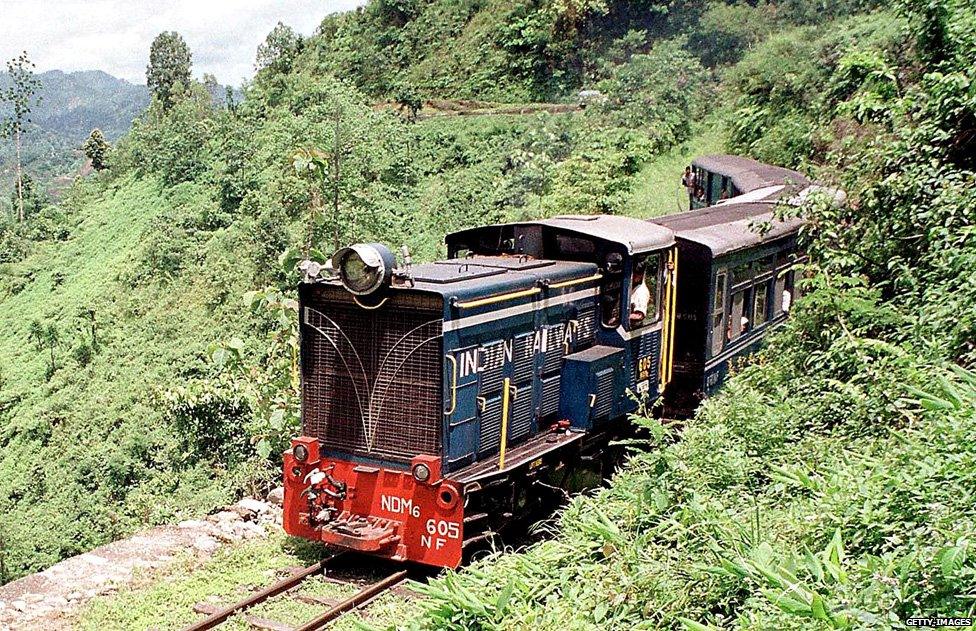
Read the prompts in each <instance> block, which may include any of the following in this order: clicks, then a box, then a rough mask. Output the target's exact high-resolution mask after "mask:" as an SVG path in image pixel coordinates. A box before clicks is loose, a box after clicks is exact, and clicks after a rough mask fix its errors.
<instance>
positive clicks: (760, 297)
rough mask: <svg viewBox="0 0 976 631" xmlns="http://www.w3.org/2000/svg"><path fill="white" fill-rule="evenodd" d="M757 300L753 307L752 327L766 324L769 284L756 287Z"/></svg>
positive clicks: (760, 284) (764, 283)
mask: <svg viewBox="0 0 976 631" xmlns="http://www.w3.org/2000/svg"><path fill="white" fill-rule="evenodd" d="M753 291H754V292H755V298H754V302H753V306H752V326H754V327H759V326H762V325H763V324H765V323H766V313H767V308H768V305H769V283H768V282H763V283H759V284H758V285H756V287H755V289H754V290H753Z"/></svg>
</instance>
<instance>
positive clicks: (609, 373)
mask: <svg viewBox="0 0 976 631" xmlns="http://www.w3.org/2000/svg"><path fill="white" fill-rule="evenodd" d="M596 389H597V391H596V407H595V408H594V409H593V420H600V419H604V418H607V417H608V416H610V410H611V409H612V408H613V368H605V369H604V370H601V371H600V372H598V373H596Z"/></svg>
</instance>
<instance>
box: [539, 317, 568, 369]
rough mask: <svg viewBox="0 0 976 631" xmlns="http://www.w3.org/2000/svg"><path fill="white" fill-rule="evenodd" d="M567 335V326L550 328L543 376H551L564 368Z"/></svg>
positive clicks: (560, 325) (561, 325)
mask: <svg viewBox="0 0 976 631" xmlns="http://www.w3.org/2000/svg"><path fill="white" fill-rule="evenodd" d="M565 334H566V326H565V325H563V324H559V325H556V326H551V327H549V334H548V335H547V342H548V345H547V348H546V358H545V363H544V364H543V366H542V373H543V374H546V375H548V374H551V373H553V372H555V371H557V370H559V369H560V368H562V367H563V353H564V352H565V350H566V346H565V344H564V341H565V339H566V338H565Z"/></svg>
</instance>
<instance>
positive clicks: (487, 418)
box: [478, 397, 502, 455]
mask: <svg viewBox="0 0 976 631" xmlns="http://www.w3.org/2000/svg"><path fill="white" fill-rule="evenodd" d="M480 416H481V441H480V442H479V443H478V452H479V453H481V454H482V455H484V454H486V453H490V452H492V451H495V450H497V449H498V448H499V446H500V445H501V436H502V398H501V397H495V398H494V399H488V400H487V401H486V402H485V409H484V410H483V411H482V412H481V415H480Z"/></svg>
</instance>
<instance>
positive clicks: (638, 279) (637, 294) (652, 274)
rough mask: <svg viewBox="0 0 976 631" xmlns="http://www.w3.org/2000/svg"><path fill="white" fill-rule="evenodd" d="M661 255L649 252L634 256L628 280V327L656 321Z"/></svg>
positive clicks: (658, 302) (658, 303) (631, 327)
mask: <svg viewBox="0 0 976 631" xmlns="http://www.w3.org/2000/svg"><path fill="white" fill-rule="evenodd" d="M660 290H661V256H660V255H659V254H649V255H647V256H642V257H634V269H633V272H632V274H631V282H630V309H629V314H630V317H629V320H628V323H627V328H628V329H634V328H638V327H642V326H646V325H648V324H653V323H655V322H657V321H658V316H659V313H658V308H659V305H660V303H661V301H660V298H659V293H660Z"/></svg>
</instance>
